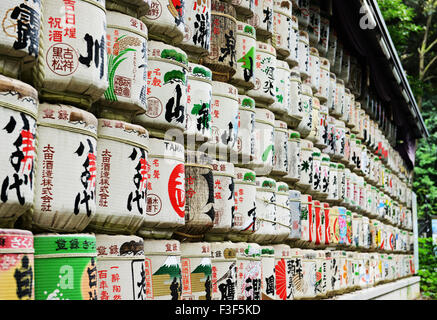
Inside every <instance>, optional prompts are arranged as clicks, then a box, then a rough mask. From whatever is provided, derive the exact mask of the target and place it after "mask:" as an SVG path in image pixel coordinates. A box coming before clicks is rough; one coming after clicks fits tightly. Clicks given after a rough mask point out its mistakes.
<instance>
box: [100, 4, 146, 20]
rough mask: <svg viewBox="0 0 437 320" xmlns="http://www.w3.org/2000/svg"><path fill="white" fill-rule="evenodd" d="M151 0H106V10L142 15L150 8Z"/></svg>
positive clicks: (136, 15) (133, 15) (134, 15)
mask: <svg viewBox="0 0 437 320" xmlns="http://www.w3.org/2000/svg"><path fill="white" fill-rule="evenodd" d="M150 4H151V1H150V0H122V1H120V0H105V7H106V10H113V11H118V12H121V13H125V14H128V15H130V16H132V17H136V18H138V17H141V16H143V15H145V14H146V13H147V11H148V10H149V9H150Z"/></svg>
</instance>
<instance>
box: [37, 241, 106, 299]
mask: <svg viewBox="0 0 437 320" xmlns="http://www.w3.org/2000/svg"><path fill="white" fill-rule="evenodd" d="M34 246H35V300H98V299H99V297H98V280H97V277H98V272H97V259H96V256H97V252H96V237H95V235H93V234H83V233H82V234H55V233H47V234H46V233H44V234H38V235H35V236H34Z"/></svg>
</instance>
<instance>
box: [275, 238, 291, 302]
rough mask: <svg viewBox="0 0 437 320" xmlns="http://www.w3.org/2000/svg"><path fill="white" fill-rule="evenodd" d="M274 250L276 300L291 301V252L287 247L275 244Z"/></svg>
mask: <svg viewBox="0 0 437 320" xmlns="http://www.w3.org/2000/svg"><path fill="white" fill-rule="evenodd" d="M273 249H274V250H275V277H276V290H275V293H276V300H293V271H294V270H293V269H294V268H295V266H294V263H293V262H294V261H292V250H293V249H291V248H290V247H289V246H288V245H285V244H277V245H274V246H273Z"/></svg>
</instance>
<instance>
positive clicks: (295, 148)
mask: <svg viewBox="0 0 437 320" xmlns="http://www.w3.org/2000/svg"><path fill="white" fill-rule="evenodd" d="M287 160H288V172H287V174H286V175H285V176H283V177H282V179H283V180H284V181H287V182H289V183H295V182H297V181H299V179H300V172H299V166H300V133H299V132H297V131H293V130H288V159H287Z"/></svg>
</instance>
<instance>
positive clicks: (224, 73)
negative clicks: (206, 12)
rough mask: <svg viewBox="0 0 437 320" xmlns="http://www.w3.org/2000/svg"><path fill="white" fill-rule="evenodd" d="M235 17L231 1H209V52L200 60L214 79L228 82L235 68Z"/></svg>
mask: <svg viewBox="0 0 437 320" xmlns="http://www.w3.org/2000/svg"><path fill="white" fill-rule="evenodd" d="M235 17H236V13H235V8H234V7H233V6H232V4H231V3H228V2H225V1H220V0H213V1H211V40H210V41H211V44H210V49H209V54H208V55H206V56H205V57H202V59H201V60H200V62H201V64H203V65H204V66H206V67H208V68H210V69H211V71H212V74H213V76H212V78H213V79H214V80H215V81H224V82H228V81H229V80H230V79H231V78H232V77H233V76H234V75H235V72H236V70H237V61H236V42H235V39H236V33H237V20H236V19H235Z"/></svg>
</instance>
